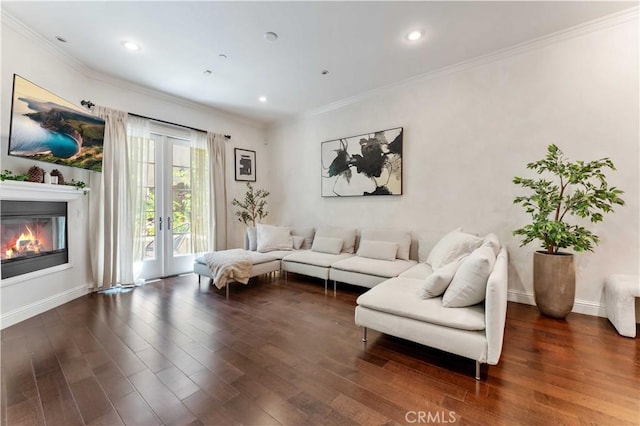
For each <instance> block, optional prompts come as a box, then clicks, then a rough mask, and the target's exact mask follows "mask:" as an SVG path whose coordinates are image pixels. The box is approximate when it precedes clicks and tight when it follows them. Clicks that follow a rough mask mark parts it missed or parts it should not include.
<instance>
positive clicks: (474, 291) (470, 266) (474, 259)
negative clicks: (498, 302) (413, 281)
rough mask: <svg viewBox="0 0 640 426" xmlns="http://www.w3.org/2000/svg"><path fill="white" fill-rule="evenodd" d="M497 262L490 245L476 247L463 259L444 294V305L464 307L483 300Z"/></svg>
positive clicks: (447, 306)
mask: <svg viewBox="0 0 640 426" xmlns="http://www.w3.org/2000/svg"><path fill="white" fill-rule="evenodd" d="M495 263H496V255H495V254H493V249H492V248H491V247H489V246H483V247H480V248H479V249H476V250H474V251H473V253H471V254H470V255H469V256H467V258H466V259H464V260H463V261H462V263H461V264H460V267H459V268H458V270H457V271H456V274H455V275H454V276H453V280H451V284H449V288H447V291H445V292H444V296H442V306H444V307H446V308H462V307H465V306H472V305H475V304H478V303H480V302H482V301H483V300H484V298H485V294H486V292H487V280H488V279H489V275H490V274H491V271H492V270H493V265H494V264H495Z"/></svg>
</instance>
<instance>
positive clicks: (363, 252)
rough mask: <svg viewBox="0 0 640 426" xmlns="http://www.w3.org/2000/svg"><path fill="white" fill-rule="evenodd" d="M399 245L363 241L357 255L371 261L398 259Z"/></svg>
mask: <svg viewBox="0 0 640 426" xmlns="http://www.w3.org/2000/svg"><path fill="white" fill-rule="evenodd" d="M397 253H398V243H390V242H387V241H373V240H361V241H360V246H359V247H358V252H357V255H358V256H361V257H368V258H371V259H380V260H389V261H392V260H394V259H395V258H396V254H397Z"/></svg>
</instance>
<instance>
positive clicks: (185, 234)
mask: <svg viewBox="0 0 640 426" xmlns="http://www.w3.org/2000/svg"><path fill="white" fill-rule="evenodd" d="M190 166H191V149H190V147H189V146H188V145H184V144H180V143H174V144H173V164H172V177H173V182H172V185H171V192H172V210H173V212H172V217H173V227H172V232H173V254H174V255H179V254H191V253H192V252H193V250H192V244H191V168H190Z"/></svg>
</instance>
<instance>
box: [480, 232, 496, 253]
mask: <svg viewBox="0 0 640 426" xmlns="http://www.w3.org/2000/svg"><path fill="white" fill-rule="evenodd" d="M482 245H483V246H489V247H491V248H492V249H493V253H494V254H495V255H496V257H497V256H498V253H500V248H501V247H500V240H499V239H498V236H497V235H496V234H494V233H493V232H492V233H489V234H487V235H486V236H485V237H484V242H483V243H482Z"/></svg>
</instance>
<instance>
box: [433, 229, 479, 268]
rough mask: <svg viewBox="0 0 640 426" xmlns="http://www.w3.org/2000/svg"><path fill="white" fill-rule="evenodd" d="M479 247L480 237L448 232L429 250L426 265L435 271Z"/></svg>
mask: <svg viewBox="0 0 640 426" xmlns="http://www.w3.org/2000/svg"><path fill="white" fill-rule="evenodd" d="M481 245H482V238H480V237H476V236H475V235H471V234H467V233H464V232H460V231H457V230H456V231H453V232H449V233H448V234H447V235H445V236H444V237H442V239H441V240H440V241H438V243H437V244H436V245H435V247H433V249H431V252H430V253H429V257H427V263H428V264H429V265H430V266H431V268H433V269H434V270H435V269H438V268H441V267H442V266H444V265H447V264H449V263H451V262H453V261H454V260H457V259H459V258H461V257H462V256H464V255H466V254H469V253H471V252H472V251H474V250H475V249H477V248H478V247H480V246H481Z"/></svg>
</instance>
